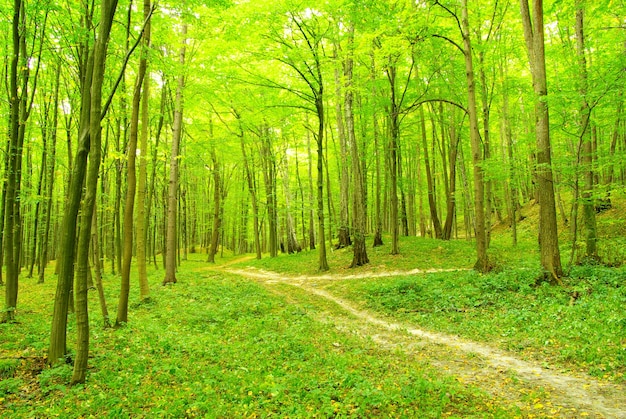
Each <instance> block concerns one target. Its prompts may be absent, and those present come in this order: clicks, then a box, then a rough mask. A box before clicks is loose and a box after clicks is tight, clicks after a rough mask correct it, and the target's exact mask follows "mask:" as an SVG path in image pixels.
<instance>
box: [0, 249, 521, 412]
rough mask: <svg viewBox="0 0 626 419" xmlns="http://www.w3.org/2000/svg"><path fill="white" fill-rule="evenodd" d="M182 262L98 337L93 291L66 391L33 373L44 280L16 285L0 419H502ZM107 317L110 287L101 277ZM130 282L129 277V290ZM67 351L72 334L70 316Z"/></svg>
mask: <svg viewBox="0 0 626 419" xmlns="http://www.w3.org/2000/svg"><path fill="white" fill-rule="evenodd" d="M201 266H203V265H202V264H200V263H197V262H191V261H190V262H186V263H184V265H183V267H182V268H181V271H180V272H179V274H178V279H179V282H178V284H176V285H174V286H167V287H162V286H159V285H158V284H159V283H160V280H161V279H162V274H163V273H162V271H161V272H152V273H151V274H150V282H151V285H152V300H151V302H150V303H148V304H139V301H138V297H137V290H136V288H137V287H133V292H132V293H131V311H130V318H129V324H128V325H127V326H126V327H123V328H121V329H116V330H114V329H102V328H101V324H102V322H101V318H100V315H99V313H98V305H97V300H96V296H95V292H92V294H91V295H90V307H91V318H90V322H91V327H92V334H91V358H90V360H89V366H90V368H89V372H88V376H87V383H86V384H85V385H84V386H75V387H68V382H69V377H70V375H71V366H70V365H63V366H61V367H56V368H47V367H45V366H44V364H43V356H44V355H45V352H46V349H47V342H48V334H49V327H50V324H49V323H50V313H51V303H52V295H53V293H54V286H55V284H54V281H52V278H50V279H49V280H48V282H47V283H46V284H44V285H37V284H34V283H33V281H32V280H29V279H23V280H22V285H21V294H20V304H19V312H18V319H19V323H17V324H1V325H0V376H1V378H2V381H1V384H0V416H2V417H55V416H60V417H90V416H92V417H116V418H125V417H209V418H211V417H220V418H232V417H285V416H289V417H372V416H377V417H433V418H434V417H441V416H450V417H510V416H511V415H515V414H519V411H518V410H517V408H515V407H505V406H502V405H500V404H499V403H498V402H497V401H494V400H492V399H491V398H490V397H489V396H487V395H486V394H484V393H483V392H481V391H479V390H477V389H476V388H472V387H466V386H463V385H461V384H460V383H457V382H456V381H455V380H454V379H453V378H452V377H445V376H441V375H439V374H437V372H436V371H433V370H432V369H430V368H429V367H428V366H426V365H424V364H423V363H422V362H421V361H419V360H416V359H414V358H413V357H411V356H409V355H406V354H403V353H401V352H393V351H381V350H378V349H377V348H376V346H375V345H374V344H373V343H372V342H368V341H366V340H363V339H361V338H358V337H357V336H353V335H351V334H346V333H342V332H340V331H339V330H338V329H337V328H335V327H334V325H332V324H328V323H325V322H322V321H320V320H317V318H318V317H319V316H317V313H316V311H315V310H316V309H315V308H314V306H312V305H308V304H301V303H296V304H294V303H293V302H288V301H286V300H285V297H281V296H279V295H274V294H269V293H268V292H267V291H266V290H265V289H264V288H262V287H261V286H260V285H258V284H256V283H254V282H252V281H249V280H244V279H241V278H238V277H235V276H229V275H224V274H221V273H217V272H211V271H206V270H205V271H201V270H198V269H196V268H199V267H201ZM105 282H106V283H105V287H106V290H107V293H108V298H109V306H110V307H109V308H110V310H111V311H112V312H114V304H113V303H114V302H115V300H116V298H115V296H116V293H117V289H118V285H117V283H118V279H117V278H115V277H112V276H107V278H106V281H105ZM134 284H135V282H133V285H134ZM68 336H69V337H70V342H69V344H70V347H73V345H74V343H73V342H72V341H73V339H74V336H75V329H74V326H73V318H72V316H71V317H70V328H69V332H68Z"/></svg>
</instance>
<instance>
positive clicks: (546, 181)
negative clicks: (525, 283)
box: [520, 0, 563, 282]
mask: <svg viewBox="0 0 626 419" xmlns="http://www.w3.org/2000/svg"><path fill="white" fill-rule="evenodd" d="M520 4H521V14H522V23H523V25H524V38H525V40H526V49H527V51H528V57H529V61H530V68H531V74H532V78H533V89H534V91H535V135H536V137H537V183H538V188H537V189H538V196H539V249H540V255H541V266H542V267H543V269H544V271H545V272H546V276H547V279H548V280H549V281H550V282H560V279H559V278H560V277H561V275H562V274H563V269H562V267H561V253H560V250H559V237H558V230H557V222H556V205H555V198H554V179H553V175H552V156H551V150H550V123H549V112H548V101H547V95H548V88H547V82H546V63H545V49H544V29H543V0H533V18H532V24H531V18H530V11H529V8H528V0H520Z"/></svg>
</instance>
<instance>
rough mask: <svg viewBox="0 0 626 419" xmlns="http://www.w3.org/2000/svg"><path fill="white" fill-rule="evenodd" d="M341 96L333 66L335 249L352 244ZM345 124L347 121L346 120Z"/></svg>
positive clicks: (337, 71) (336, 69)
mask: <svg viewBox="0 0 626 419" xmlns="http://www.w3.org/2000/svg"><path fill="white" fill-rule="evenodd" d="M337 49H338V47H337V46H336V45H335V59H337V58H338V57H337ZM341 105H342V97H341V77H340V76H339V69H338V68H337V67H335V116H336V120H337V133H338V136H339V149H340V154H339V156H340V166H341V167H340V171H339V232H338V235H337V236H338V237H337V238H338V241H337V245H336V246H335V247H336V248H337V249H342V248H344V247H348V246H350V245H352V242H351V240H350V214H349V208H348V207H349V205H348V203H349V202H350V197H349V192H348V191H349V187H348V184H349V183H350V176H349V174H348V145H347V144H348V143H347V138H346V129H345V126H344V123H343V119H344V115H343V111H342V106H341ZM346 124H347V121H346Z"/></svg>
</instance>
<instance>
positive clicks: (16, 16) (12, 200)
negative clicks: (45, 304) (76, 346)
mask: <svg viewBox="0 0 626 419" xmlns="http://www.w3.org/2000/svg"><path fill="white" fill-rule="evenodd" d="M22 8H23V5H22V1H21V0H14V2H13V21H12V41H13V51H12V54H11V63H10V73H9V100H10V117H9V148H8V159H9V164H8V167H7V171H5V176H6V177H7V181H6V197H5V207H4V208H5V209H4V211H5V216H4V234H3V237H4V241H3V251H4V263H5V264H6V267H7V269H6V290H5V313H4V320H5V321H13V320H14V319H15V308H16V306H17V290H18V279H19V266H18V265H19V261H16V260H15V247H16V245H19V240H18V238H17V237H16V235H17V234H16V233H17V232H18V231H19V230H18V228H19V220H18V219H17V217H16V212H15V206H16V201H17V191H18V187H17V165H18V159H20V158H21V155H18V145H19V127H20V96H19V94H18V89H17V83H18V77H19V76H18V74H19V73H18V63H19V60H20V42H21V40H20V19H21V12H22V10H23V9H22ZM0 269H1V266H0Z"/></svg>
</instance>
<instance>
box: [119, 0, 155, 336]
mask: <svg viewBox="0 0 626 419" xmlns="http://www.w3.org/2000/svg"><path fill="white" fill-rule="evenodd" d="M146 7H147V9H146ZM131 10H132V4H131V5H130V7H129V10H128V13H129V14H130V13H131ZM144 18H145V19H146V24H145V27H146V29H148V27H149V23H148V20H149V18H150V4H149V3H148V4H147V5H146V4H145V3H144ZM129 21H130V19H129ZM146 34H148V36H149V32H147V31H146V30H144V32H143V35H142V36H146ZM146 42H148V45H149V42H150V40H149V39H148V40H147V41H146V39H145V38H144V41H143V47H142V55H141V58H140V59H139V70H138V72H137V80H136V81H135V88H134V90H133V99H132V104H131V116H130V136H129V141H128V147H127V150H126V156H127V157H126V185H127V186H126V200H125V204H124V241H123V243H122V277H121V285H120V298H119V300H118V303H117V318H116V320H115V325H116V326H120V325H121V324H124V323H127V322H128V295H129V292H130V264H131V261H132V258H133V224H134V221H135V194H136V192H137V169H136V167H137V166H136V163H137V137H138V135H139V113H140V110H141V96H142V87H143V85H144V78H145V75H146V68H147V65H148V60H147V57H146V54H147V49H148V46H147V44H146ZM142 122H143V124H144V125H146V121H145V120H144V121H142ZM140 152H144V150H140ZM142 216H143V214H142ZM137 234H139V233H137ZM141 235H142V236H143V235H144V231H141ZM144 260H145V254H144ZM144 280H147V278H145V277H144ZM143 291H144V292H145V285H144V289H143ZM142 297H144V295H142Z"/></svg>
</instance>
